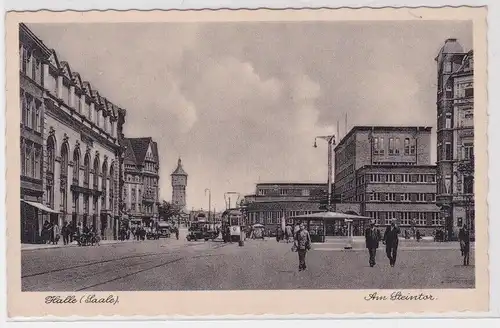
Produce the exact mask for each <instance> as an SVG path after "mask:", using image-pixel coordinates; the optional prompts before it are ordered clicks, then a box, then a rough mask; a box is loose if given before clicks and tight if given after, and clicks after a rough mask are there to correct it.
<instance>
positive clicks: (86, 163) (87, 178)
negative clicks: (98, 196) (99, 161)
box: [83, 153, 90, 187]
mask: <svg viewBox="0 0 500 328" xmlns="http://www.w3.org/2000/svg"><path fill="white" fill-rule="evenodd" d="M83 165H84V166H85V172H84V176H83V185H84V186H85V187H88V186H89V183H90V154H89V153H87V154H85V159H84V160H83Z"/></svg>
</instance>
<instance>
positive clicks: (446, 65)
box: [444, 61, 451, 73]
mask: <svg viewBox="0 0 500 328" xmlns="http://www.w3.org/2000/svg"><path fill="white" fill-rule="evenodd" d="M444 73H451V62H449V61H447V62H445V63H444Z"/></svg>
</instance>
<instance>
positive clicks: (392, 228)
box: [384, 219, 400, 267]
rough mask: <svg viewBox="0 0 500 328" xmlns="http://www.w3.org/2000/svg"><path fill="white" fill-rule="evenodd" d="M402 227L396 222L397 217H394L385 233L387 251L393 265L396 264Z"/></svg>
mask: <svg viewBox="0 0 500 328" xmlns="http://www.w3.org/2000/svg"><path fill="white" fill-rule="evenodd" d="M399 232H400V229H399V227H398V226H397V224H396V219H392V221H391V224H390V225H389V226H388V227H387V229H386V230H385V234H384V244H385V252H386V254H387V258H389V263H390V265H391V267H394V265H395V264H396V257H397V255H398V244H399V236H398V235H399Z"/></svg>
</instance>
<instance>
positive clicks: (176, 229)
mask: <svg viewBox="0 0 500 328" xmlns="http://www.w3.org/2000/svg"><path fill="white" fill-rule="evenodd" d="M217 235H218V233H217ZM175 239H177V240H179V228H178V227H175Z"/></svg>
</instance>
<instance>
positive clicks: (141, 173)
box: [123, 137, 160, 226]
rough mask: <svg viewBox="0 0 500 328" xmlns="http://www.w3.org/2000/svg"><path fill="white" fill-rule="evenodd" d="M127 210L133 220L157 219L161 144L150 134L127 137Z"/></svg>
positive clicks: (139, 222) (148, 222) (148, 223)
mask: <svg viewBox="0 0 500 328" xmlns="http://www.w3.org/2000/svg"><path fill="white" fill-rule="evenodd" d="M124 146H125V148H126V150H125V159H124V167H125V168H124V176H125V178H124V180H125V182H124V188H123V202H124V211H125V212H126V213H128V215H129V219H130V221H131V222H132V224H136V225H145V226H151V225H152V224H154V223H156V222H158V220H159V215H158V205H160V200H159V180H160V175H159V167H160V159H159V156H158V145H157V144H156V142H155V141H153V139H152V138H151V137H147V138H125V139H124Z"/></svg>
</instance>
